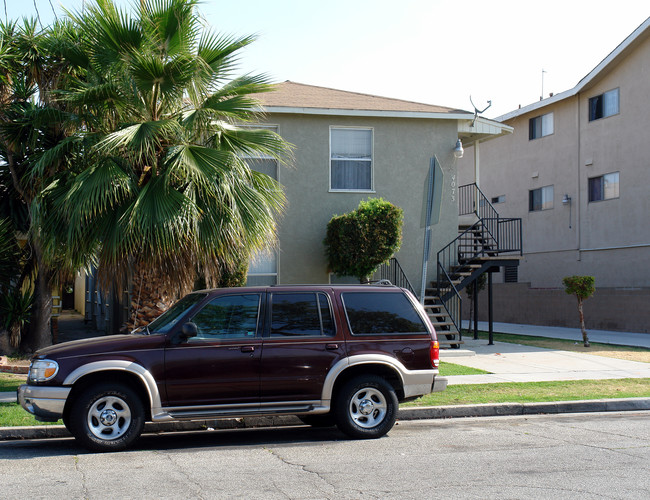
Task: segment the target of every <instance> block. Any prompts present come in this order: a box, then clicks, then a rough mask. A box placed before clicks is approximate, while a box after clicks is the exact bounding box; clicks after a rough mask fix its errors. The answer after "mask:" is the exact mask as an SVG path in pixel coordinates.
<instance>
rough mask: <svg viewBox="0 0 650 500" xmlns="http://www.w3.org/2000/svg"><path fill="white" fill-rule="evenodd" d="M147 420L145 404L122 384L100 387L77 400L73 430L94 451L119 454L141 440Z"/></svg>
mask: <svg viewBox="0 0 650 500" xmlns="http://www.w3.org/2000/svg"><path fill="white" fill-rule="evenodd" d="M144 419H145V416H144V407H143V405H142V401H141V400H140V398H139V397H138V395H137V394H136V393H135V392H134V391H133V390H131V389H130V388H129V387H127V386H125V385H122V384H100V385H95V386H91V387H89V388H88V389H86V390H85V391H84V392H83V393H81V395H80V396H79V397H78V398H77V399H76V400H75V401H74V403H73V406H72V408H71V411H70V416H69V428H70V431H71V432H72V434H74V436H75V437H76V438H77V439H78V440H79V441H80V442H81V443H82V444H83V445H84V446H86V447H87V448H89V449H91V450H94V451H117V450H123V449H125V448H126V447H127V446H129V445H130V444H131V443H132V442H133V441H134V440H135V439H137V437H138V436H139V435H140V434H141V433H142V429H143V428H144Z"/></svg>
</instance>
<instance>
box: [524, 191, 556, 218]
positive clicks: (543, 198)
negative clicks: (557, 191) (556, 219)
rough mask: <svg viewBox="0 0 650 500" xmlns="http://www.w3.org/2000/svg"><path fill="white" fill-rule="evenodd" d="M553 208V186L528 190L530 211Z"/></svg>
mask: <svg viewBox="0 0 650 500" xmlns="http://www.w3.org/2000/svg"><path fill="white" fill-rule="evenodd" d="M549 208H553V186H544V187H542V188H539V189H531V190H530V191H529V192H528V211H529V212H537V211H539V210H548V209H549Z"/></svg>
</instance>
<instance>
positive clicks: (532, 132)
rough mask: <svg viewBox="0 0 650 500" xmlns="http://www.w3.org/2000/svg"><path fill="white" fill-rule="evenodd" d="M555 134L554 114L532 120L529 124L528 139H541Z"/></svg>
mask: <svg viewBox="0 0 650 500" xmlns="http://www.w3.org/2000/svg"><path fill="white" fill-rule="evenodd" d="M552 133H553V113H546V114H545V115H541V116H536V117H535V118H531V119H530V120H529V122H528V139H530V140H531V141H532V140H533V139H539V138H540V137H544V136H546V135H551V134H552Z"/></svg>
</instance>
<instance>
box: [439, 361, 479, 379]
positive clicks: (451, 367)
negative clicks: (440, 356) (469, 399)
mask: <svg viewBox="0 0 650 500" xmlns="http://www.w3.org/2000/svg"><path fill="white" fill-rule="evenodd" d="M488 373H492V372H486V371H485V370H481V369H479V368H472V367H471V366H461V365H457V364H454V363H448V362H446V361H441V362H440V375H442V376H443V377H450V376H452V375H485V374H488Z"/></svg>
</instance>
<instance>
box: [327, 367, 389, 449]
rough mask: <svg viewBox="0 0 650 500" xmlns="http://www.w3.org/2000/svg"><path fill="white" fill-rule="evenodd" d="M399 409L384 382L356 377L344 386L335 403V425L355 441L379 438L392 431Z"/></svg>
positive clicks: (379, 378) (377, 378)
mask: <svg viewBox="0 0 650 500" xmlns="http://www.w3.org/2000/svg"><path fill="white" fill-rule="evenodd" d="M398 407H399V402H398V400H397V395H396V394H395V389H394V388H393V386H392V385H390V384H389V383H388V382H387V381H386V380H385V379H383V378H381V377H378V376H375V375H364V376H359V377H355V378H353V379H351V380H349V381H348V382H346V383H345V385H344V386H343V388H342V389H341V391H340V392H339V395H338V397H337V399H336V403H335V408H334V412H335V415H336V425H337V426H338V428H339V429H340V430H341V431H342V432H344V433H345V434H347V435H348V436H350V437H352V438H355V439H374V438H379V437H381V436H383V435H384V434H386V433H387V432H388V431H389V430H391V429H392V427H393V425H394V424H395V420H396V419H397V410H398Z"/></svg>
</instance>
